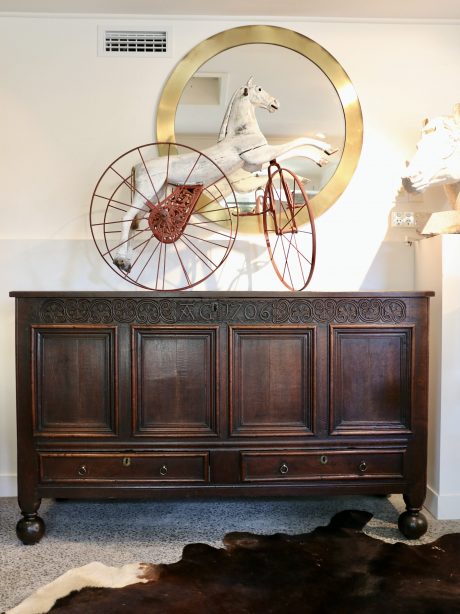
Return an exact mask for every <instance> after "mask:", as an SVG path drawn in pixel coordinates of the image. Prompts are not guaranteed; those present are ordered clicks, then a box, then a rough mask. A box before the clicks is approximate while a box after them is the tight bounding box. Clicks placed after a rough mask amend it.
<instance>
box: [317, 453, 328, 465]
mask: <svg viewBox="0 0 460 614" xmlns="http://www.w3.org/2000/svg"><path fill="white" fill-rule="evenodd" d="M328 460H329V459H328V458H327V456H326V454H322V455H321V456H320V457H319V462H320V463H321V464H322V465H327V461H328Z"/></svg>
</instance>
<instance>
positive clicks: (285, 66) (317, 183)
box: [175, 44, 345, 201]
mask: <svg viewBox="0 0 460 614" xmlns="http://www.w3.org/2000/svg"><path fill="white" fill-rule="evenodd" d="M251 76H253V77H254V82H255V83H257V84H258V85H260V86H261V87H262V88H263V89H264V90H266V91H267V92H268V93H269V94H271V95H272V96H274V97H275V98H277V99H278V101H279V102H280V108H279V109H278V110H277V111H276V112H274V113H268V112H267V111H266V110H265V109H257V111H256V115H257V119H258V123H259V126H260V128H261V130H262V133H263V134H264V136H265V137H266V139H267V140H268V142H269V143H270V144H273V145H276V144H278V143H284V142H287V141H291V140H292V139H295V138H297V137H300V136H307V137H311V138H315V139H319V140H322V141H326V142H327V143H329V144H330V145H332V146H333V147H334V148H336V149H337V150H338V151H337V153H335V154H334V155H332V156H330V157H329V158H328V163H327V164H326V165H325V166H322V167H320V166H318V165H317V164H316V163H315V162H313V161H312V160H309V159H307V158H305V157H296V158H291V159H289V161H287V163H286V166H288V168H290V169H291V170H292V171H294V172H295V173H296V174H297V175H299V176H300V177H301V178H303V179H308V182H307V183H306V186H305V187H306V190H307V192H308V193H309V195H310V196H314V195H316V194H317V193H318V192H319V191H320V190H321V189H322V188H323V187H324V186H325V185H326V184H327V183H328V181H329V180H330V178H331V177H332V175H333V174H334V173H335V171H336V169H337V166H338V164H339V162H340V158H341V154H342V152H343V149H344V142H345V118H344V113H343V108H342V104H341V101H340V98H339V96H338V94H337V91H336V90H335V88H334V86H333V85H332V83H331V81H330V80H329V79H328V77H327V76H326V75H325V74H324V72H323V71H322V70H321V69H320V68H318V66H316V64H314V63H313V62H311V61H310V60H309V59H308V58H306V57H304V56H303V55H301V54H300V53H297V52H296V51H293V50H291V49H287V48H285V47H280V46H278V45H273V44H250V45H240V46H237V47H233V48H231V49H226V50H225V51H222V52H221V53H218V54H217V55H215V56H214V57H213V58H211V59H210V60H208V61H207V62H205V63H204V64H202V66H200V68H199V69H198V70H197V71H196V72H195V74H194V75H193V77H192V78H191V79H189V81H188V82H187V84H186V86H185V88H184V90H183V92H182V95H181V97H180V99H179V104H178V106H177V111H176V116H175V138H176V141H177V142H178V143H183V144H185V145H190V146H192V147H195V148H196V149H199V150H203V149H206V147H209V146H211V145H213V144H215V143H216V141H217V137H218V135H219V130H220V126H221V123H222V120H223V118H224V115H225V111H226V109H227V105H228V103H229V101H230V99H231V97H232V95H233V93H234V91H235V90H236V89H237V88H239V87H240V86H242V85H244V84H245V83H246V82H247V80H248V79H249V77H251ZM248 197H249V196H248ZM241 199H243V200H244V196H243V195H241V196H240V195H239V196H238V201H240V200H241Z"/></svg>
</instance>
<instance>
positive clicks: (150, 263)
mask: <svg viewBox="0 0 460 614" xmlns="http://www.w3.org/2000/svg"><path fill="white" fill-rule="evenodd" d="M176 164H180V165H181V168H183V169H185V170H184V171H183V177H181V179H182V181H181V182H180V183H178V182H177V180H175V179H174V169H175V165H176ZM203 167H205V168H206V171H207V174H206V177H211V178H212V179H211V180H209V181H208V182H207V183H206V184H203ZM175 172H176V176H177V171H175ZM158 177H160V178H161V180H159V179H158ZM235 202H236V198H235V194H234V192H233V188H232V185H231V183H230V181H229V180H228V178H227V177H226V175H225V174H224V172H223V171H222V170H221V169H220V167H219V166H218V165H217V164H216V163H215V162H214V161H213V160H211V159H210V158H209V157H208V156H206V154H204V153H202V152H199V151H198V150H196V149H193V148H192V147H188V146H185V145H179V144H172V143H150V144H148V145H142V146H140V147H136V148H134V149H132V150H130V151H128V152H126V153H125V154H123V155H122V156H120V157H119V158H117V159H116V160H115V161H114V162H112V164H110V165H109V166H108V167H107V169H106V170H105V171H104V173H103V174H102V176H101V178H100V179H99V181H98V183H97V186H96V189H95V190H94V194H93V198H92V202H91V211H90V224H91V232H92V235H93V239H94V242H95V244H96V247H97V249H98V250H99V253H100V255H101V256H102V258H103V259H104V261H105V262H106V263H107V264H108V265H109V267H110V268H111V269H112V270H113V271H114V272H115V273H117V274H118V275H119V276H120V277H122V278H123V279H125V280H126V281H128V282H130V283H132V284H134V285H135V286H139V287H141V288H146V289H149V290H160V291H162V290H164V291H168V290H184V289H186V288H191V287H192V286H196V285H197V284H199V283H202V282H203V281H205V280H206V279H208V278H209V277H210V276H211V275H212V274H213V273H215V271H216V270H217V269H218V268H219V267H220V266H221V265H222V264H223V262H224V261H225V259H226V258H227V256H228V254H229V252H230V250H231V249H232V247H233V244H234V241H235V238H236V234H237V228H238V209H237V207H236V205H235V204H234V203H235Z"/></svg>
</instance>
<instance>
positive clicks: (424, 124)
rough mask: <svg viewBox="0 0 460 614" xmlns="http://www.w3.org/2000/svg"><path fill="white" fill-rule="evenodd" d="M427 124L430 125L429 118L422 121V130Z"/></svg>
mask: <svg viewBox="0 0 460 614" xmlns="http://www.w3.org/2000/svg"><path fill="white" fill-rule="evenodd" d="M427 123H428V117H425V119H423V120H422V128H423V127H424V126H426V125H427Z"/></svg>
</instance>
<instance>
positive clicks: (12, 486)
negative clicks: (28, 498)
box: [0, 475, 18, 497]
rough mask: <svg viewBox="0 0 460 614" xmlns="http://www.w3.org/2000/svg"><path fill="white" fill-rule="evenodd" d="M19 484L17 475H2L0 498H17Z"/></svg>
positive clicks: (0, 479)
mask: <svg viewBox="0 0 460 614" xmlns="http://www.w3.org/2000/svg"><path fill="white" fill-rule="evenodd" d="M17 496H18V484H17V476H15V475H0V497H17Z"/></svg>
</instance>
